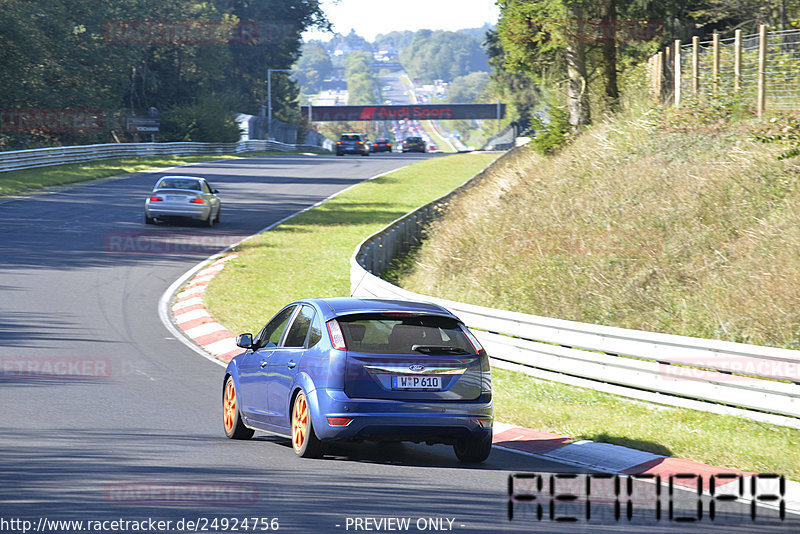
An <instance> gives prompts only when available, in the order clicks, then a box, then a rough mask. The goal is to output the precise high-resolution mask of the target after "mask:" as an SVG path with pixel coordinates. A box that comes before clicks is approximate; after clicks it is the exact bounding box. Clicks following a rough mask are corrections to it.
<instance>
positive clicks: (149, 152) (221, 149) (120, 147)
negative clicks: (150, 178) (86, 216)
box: [0, 140, 333, 172]
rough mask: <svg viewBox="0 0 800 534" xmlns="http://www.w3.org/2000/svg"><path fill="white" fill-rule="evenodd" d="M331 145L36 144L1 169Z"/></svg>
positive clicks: (8, 156) (1, 156) (7, 155)
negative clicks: (130, 158) (61, 145)
mask: <svg viewBox="0 0 800 534" xmlns="http://www.w3.org/2000/svg"><path fill="white" fill-rule="evenodd" d="M326 141H327V140H326ZM332 146H333V144H332V143H331V144H330V146H322V147H320V146H316V145H288V144H285V143H279V142H277V141H266V140H250V141H239V142H237V143H191V142H184V143H112V144H105V145H84V146H65V147H54V148H35V149H31V150H15V151H9V152H0V172H4V171H13V170H20V169H31V168H34V167H46V166H50V165H63V164H65V163H80V162H84V161H92V160H96V159H108V158H126V157H153V156H190V155H195V154H220V155H222V154H241V153H243V152H256V151H265V150H279V151H284V152H288V151H294V150H309V151H324V150H331V149H332Z"/></svg>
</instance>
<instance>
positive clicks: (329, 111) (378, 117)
mask: <svg viewBox="0 0 800 534" xmlns="http://www.w3.org/2000/svg"><path fill="white" fill-rule="evenodd" d="M308 112H309V106H301V107H300V113H302V115H303V117H305V118H308ZM505 113H506V105H505V104H420V105H415V104H411V105H408V106H313V107H312V108H311V120H312V121H314V122H317V121H397V120H402V119H411V120H429V119H432V120H448V119H497V118H498V114H499V118H501V119H502V118H503V117H504V116H505Z"/></svg>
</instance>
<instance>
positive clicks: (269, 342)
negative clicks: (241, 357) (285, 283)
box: [258, 306, 297, 348]
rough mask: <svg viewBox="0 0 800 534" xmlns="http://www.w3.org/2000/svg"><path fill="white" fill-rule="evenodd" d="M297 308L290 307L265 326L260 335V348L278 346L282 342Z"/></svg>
mask: <svg viewBox="0 0 800 534" xmlns="http://www.w3.org/2000/svg"><path fill="white" fill-rule="evenodd" d="M295 308H297V306H289V307H288V308H286V309H285V310H283V311H282V312H280V313H279V314H278V315H276V316H275V317H274V318H273V319H272V320H271V321H270V322H269V323H267V326H265V327H264V328H263V329H262V330H261V333H260V334H259V335H258V347H259V348H263V347H277V346H278V342H280V340H281V335H282V334H283V331H284V329H285V328H286V324H287V323H288V322H289V319H291V318H292V312H294V310H295Z"/></svg>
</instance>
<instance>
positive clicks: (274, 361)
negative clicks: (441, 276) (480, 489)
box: [222, 298, 492, 462]
mask: <svg viewBox="0 0 800 534" xmlns="http://www.w3.org/2000/svg"><path fill="white" fill-rule="evenodd" d="M237 344H238V345H239V346H240V347H242V348H243V349H245V350H244V352H242V353H241V354H239V355H237V356H236V357H234V358H233V359H232V360H231V362H230V364H228V367H227V369H226V370H225V378H224V380H223V392H222V412H223V423H224V428H225V434H226V435H227V436H228V437H229V438H232V439H248V438H250V437H251V436H252V435H253V432H254V431H255V430H261V431H266V432H271V433H275V434H279V435H283V436H287V437H290V438H291V440H292V446H293V447H294V450H295V452H296V453H297V454H298V455H299V456H302V457H318V456H321V455H322V454H323V453H324V444H325V443H326V442H330V441H335V440H346V441H364V440H369V441H413V442H417V443H421V442H425V443H428V444H434V443H445V444H450V445H453V448H454V450H455V453H456V456H457V457H458V458H459V459H460V460H461V461H464V462H482V461H484V460H485V459H486V458H487V457H488V456H489V453H490V452H491V446H492V393H491V379H490V372H489V359H488V356H487V355H486V352H485V351H484V350H483V348H482V347H481V345H480V343H479V342H478V340H477V339H476V338H475V336H474V335H473V334H472V333H471V332H470V331H469V330H468V329H467V328H466V326H464V324H463V323H462V322H461V321H459V320H458V318H457V317H456V316H455V315H453V314H452V313H450V312H449V311H447V310H446V309H444V308H442V307H441V306H437V305H435V304H429V303H420V302H405V301H391V300H371V299H358V298H325V299H307V300H299V301H296V302H293V303H291V304H289V305H288V306H286V307H285V308H283V309H282V310H281V311H280V312H278V314H277V315H275V317H273V318H272V319H271V320H270V321H269V322H268V323H267V325H266V326H265V327H264V328H262V329H261V332H259V334H258V335H257V336H255V337H253V335H252V334H249V333H248V334H240V335H239V336H238V337H237Z"/></svg>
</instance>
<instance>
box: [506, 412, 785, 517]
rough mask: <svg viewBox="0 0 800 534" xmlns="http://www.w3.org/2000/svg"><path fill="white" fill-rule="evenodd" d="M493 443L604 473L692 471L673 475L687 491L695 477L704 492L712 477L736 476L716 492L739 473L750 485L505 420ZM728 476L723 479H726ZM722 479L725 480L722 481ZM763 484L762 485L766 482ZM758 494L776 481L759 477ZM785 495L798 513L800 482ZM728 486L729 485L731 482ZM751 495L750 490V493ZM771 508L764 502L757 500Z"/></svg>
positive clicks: (713, 471) (705, 468)
mask: <svg viewBox="0 0 800 534" xmlns="http://www.w3.org/2000/svg"><path fill="white" fill-rule="evenodd" d="M492 441H493V443H494V445H495V446H497V447H502V448H505V449H511V450H514V451H517V452H522V453H526V454H531V455H533V456H537V457H542V458H546V459H548V460H554V461H557V462H562V463H565V464H569V465H573V466H574V465H579V466H583V467H586V468H588V469H594V470H598V471H602V472H605V473H612V474H618V475H656V476H660V477H661V480H662V481H666V480H668V479H669V477H670V476H672V475H691V476H689V477H686V476H684V477H677V476H676V477H675V478H674V479H673V482H674V484H675V486H681V487H683V488H685V489H689V490H695V491H696V490H697V485H698V481H702V483H703V493H704V494H706V495H710V492H709V491H708V488H709V483H710V480H711V477H712V476H714V475H723V474H724V475H733V476H734V477H735V478H733V477H731V478H725V479H717V483H716V484H715V486H716V491H717V492H719V493H721V494H722V493H738V489H737V486H738V485H739V476H741V477H742V480H743V481H744V486H743V487H744V488H748V489H749V488H751V482H752V478H751V477H753V476H754V475H755V473H751V472H748V471H742V470H739V469H732V468H729V467H720V466H715V465H707V464H703V463H700V462H695V461H692V460H683V459H680V458H673V457H670V456H662V455H659V454H653V453H650V452H645V451H640V450H636V449H630V448H628V447H622V446H620V445H612V444H610V443H598V442H594V441H588V440H575V439H574V438H570V437H568V436H561V435H558V434H551V433H549V432H541V431H538V430H531V429H530V428H522V427H517V426H514V425H509V424H505V423H498V422H495V423H494V436H493V439H492ZM725 480H727V482H724V481H725ZM723 482H724V483H723ZM765 483H766V484H765ZM758 484H759V489H758V491H759V494H764V493H774V494H778V481H777V480H762V479H759V480H758ZM785 484H786V487H785V493H784V496H783V500H784V504H785V506H786V512H788V513H795V514H797V513H800V482H794V481H791V480H787V481H786V482H785ZM729 485H732V486H729ZM748 494H749V493H748ZM759 504H760V505H765V506H767V507H769V508H774V506H772V505H770V504H768V503H759Z"/></svg>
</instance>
